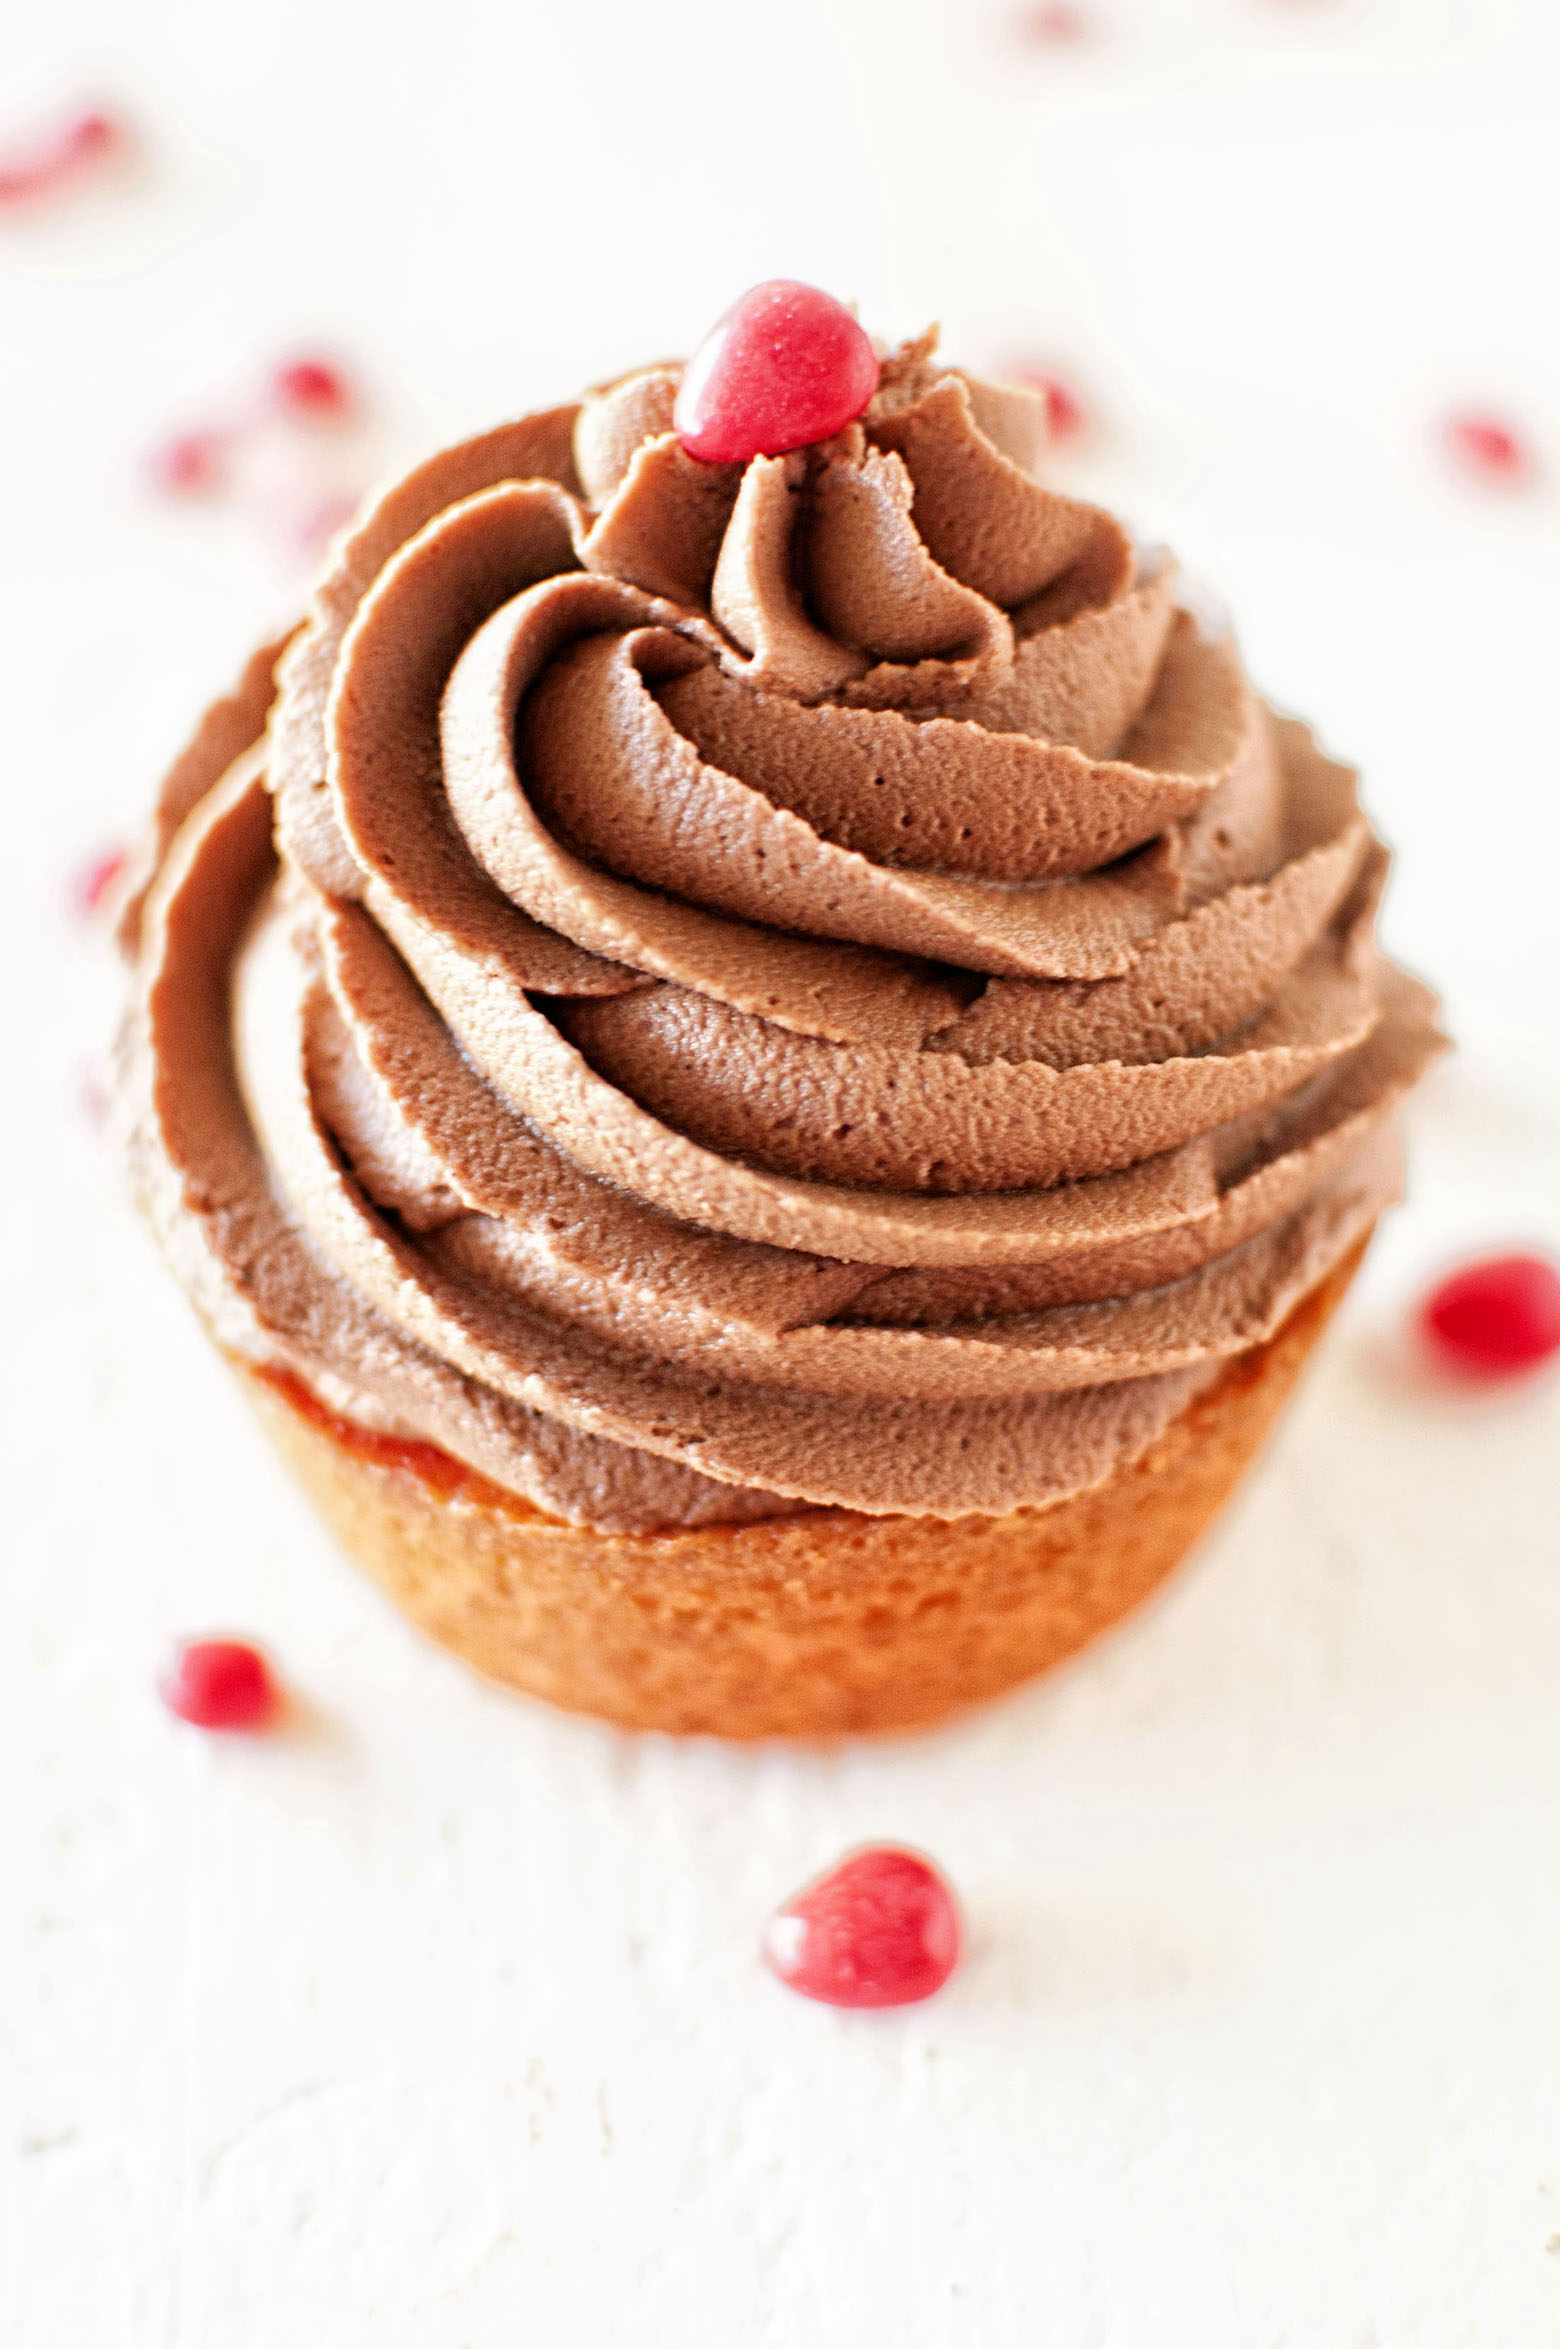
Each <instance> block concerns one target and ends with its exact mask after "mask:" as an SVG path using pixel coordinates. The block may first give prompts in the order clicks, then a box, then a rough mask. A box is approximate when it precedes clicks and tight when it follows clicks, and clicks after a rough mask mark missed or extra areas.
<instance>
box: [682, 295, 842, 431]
mask: <svg viewBox="0 0 1560 2349" xmlns="http://www.w3.org/2000/svg"><path fill="white" fill-rule="evenodd" d="M877 386H878V363H877V355H876V353H875V352H874V351H873V348H872V345H871V343H870V341H869V340H868V338H867V336H866V334H865V333H864V331H863V330H862V328H861V327H860V326H859V325H858V324H857V322H856V320H855V319H854V318H853V317H852V316H851V314H850V312H849V311H848V310H847V309H846V307H845V305H844V303H843V302H836V301H835V299H834V297H833V295H832V294H824V293H820V292H819V291H818V289H817V287H816V286H810V285H798V284H797V283H796V282H795V281H794V280H793V279H791V278H786V277H773V278H770V279H769V280H768V281H767V282H766V283H765V284H763V285H756V286H754V287H753V288H752V290H751V292H749V293H745V294H744V295H743V296H742V299H741V300H740V301H739V302H733V303H732V305H731V308H730V309H729V310H728V311H727V312H726V314H725V316H724V317H723V318H721V319H720V320H719V321H718V322H717V323H716V325H715V326H714V327H713V328H712V330H711V331H710V333H709V334H708V335H707V336H706V337H705V339H704V341H703V342H702V343H701V344H700V345H699V348H698V349H697V351H695V353H694V355H693V357H692V358H691V359H690V360H689V362H688V364H687V366H686V367H685V368H684V370H683V379H682V383H681V385H680V386H679V388H678V393H677V406H676V410H675V414H674V417H673V421H674V423H675V425H676V427H677V437H678V439H679V440H680V441H681V443H682V445H683V447H684V448H685V449H686V450H687V452H688V454H689V456H690V457H698V458H700V459H701V460H702V461H703V462H704V463H705V464H708V465H732V464H738V465H745V464H746V463H747V461H748V459H749V458H750V457H779V456H783V455H784V454H785V452H786V450H787V449H800V448H805V447H807V446H808V444H809V443H810V442H812V441H818V440H827V439H828V438H829V435H830V434H831V433H835V432H840V431H843V429H844V427H845V426H846V425H847V424H849V423H851V422H853V421H854V419H855V418H856V417H857V416H859V415H860V414H861V411H862V410H863V408H865V406H866V405H867V402H868V401H869V400H870V399H871V397H872V395H873V393H874V392H875V391H876V390H877Z"/></svg>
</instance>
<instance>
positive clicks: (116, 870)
mask: <svg viewBox="0 0 1560 2349" xmlns="http://www.w3.org/2000/svg"><path fill="white" fill-rule="evenodd" d="M129 861H130V851H129V850H128V849H127V848H100V849H99V850H98V852H97V854H96V855H95V856H91V857H89V858H88V859H87V861H86V863H85V864H84V865H81V866H78V868H77V870H76V871H75V872H74V873H73V874H72V875H71V879H70V892H69V894H70V905H71V910H72V912H73V913H74V914H75V915H76V916H77V918H78V919H79V920H81V921H84V922H91V921H95V920H96V919H97V917H98V915H99V914H100V913H102V911H103V909H104V907H105V906H106V904H107V903H108V900H109V898H110V897H112V895H113V893H114V885H115V883H116V882H117V881H118V879H119V877H120V875H121V874H122V873H123V871H124V869H125V866H126V865H127V864H128V863H129Z"/></svg>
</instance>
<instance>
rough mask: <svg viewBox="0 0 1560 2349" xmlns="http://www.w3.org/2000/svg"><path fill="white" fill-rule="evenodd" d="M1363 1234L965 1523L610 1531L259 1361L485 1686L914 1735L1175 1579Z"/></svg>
mask: <svg viewBox="0 0 1560 2349" xmlns="http://www.w3.org/2000/svg"><path fill="white" fill-rule="evenodd" d="M1363 1253H1364V1248H1363V1246H1362V1247H1360V1248H1358V1249H1356V1250H1355V1251H1354V1252H1353V1254H1352V1255H1351V1256H1350V1257H1349V1258H1348V1259H1347V1260H1346V1261H1345V1262H1344V1263H1343V1264H1341V1265H1340V1266H1339V1267H1338V1268H1337V1269H1336V1270H1335V1271H1334V1272H1333V1273H1332V1274H1331V1275H1330V1276H1329V1277H1328V1279H1327V1280H1326V1281H1324V1282H1323V1283H1322V1285H1321V1286H1320V1287H1319V1288H1317V1289H1316V1290H1314V1291H1313V1292H1312V1294H1311V1295H1310V1296H1309V1297H1307V1298H1306V1299H1305V1300H1304V1301H1303V1302H1302V1303H1301V1304H1300V1305H1299V1306H1298V1307H1297V1308H1296V1310H1295V1312H1294V1313H1293V1314H1292V1315H1291V1317H1290V1319H1289V1320H1288V1321H1287V1322H1286V1323H1285V1325H1284V1327H1283V1328H1282V1329H1281V1330H1280V1331H1279V1332H1278V1334H1277V1336H1276V1337H1274V1338H1272V1339H1270V1340H1269V1342H1268V1343H1267V1344H1266V1345H1264V1346H1259V1347H1256V1348H1254V1349H1253V1350H1252V1351H1251V1352H1250V1353H1248V1354H1243V1355H1240V1356H1238V1357H1237V1358H1236V1359H1235V1360H1234V1361H1233V1362H1232V1363H1231V1364H1230V1365H1229V1367H1228V1368H1227V1369H1226V1370H1225V1372H1224V1373H1223V1375H1222V1377H1220V1378H1219V1379H1218V1380H1217V1382H1216V1383H1215V1384H1214V1385H1212V1386H1211V1387H1209V1388H1207V1389H1206V1390H1205V1391H1204V1392H1203V1393H1202V1394H1201V1395H1199V1396H1198V1397H1197V1398H1196V1400H1195V1401H1194V1402H1193V1403H1192V1404H1191V1405H1190V1406H1189V1407H1188V1409H1187V1410H1186V1411H1184V1412H1183V1413H1182V1414H1181V1416H1180V1417H1179V1418H1178V1419H1177V1420H1175V1421H1174V1422H1173V1423H1172V1425H1171V1426H1170V1427H1168V1428H1167V1429H1166V1430H1165V1432H1164V1434H1163V1435H1162V1436H1161V1437H1160V1438H1159V1440H1158V1442H1157V1443H1155V1445H1154V1446H1153V1447H1152V1449H1151V1450H1150V1451H1148V1452H1147V1453H1145V1454H1144V1455H1143V1457H1142V1458H1141V1459H1139V1460H1136V1461H1134V1462H1133V1463H1132V1465H1131V1466H1130V1467H1127V1468H1123V1469H1120V1470H1118V1471H1117V1472H1116V1474H1114V1475H1113V1476H1112V1477H1110V1478H1109V1479H1108V1480H1107V1482H1106V1483H1104V1484H1103V1485H1100V1486H1098V1487H1097V1488H1096V1489H1095V1490H1094V1491H1092V1492H1087V1493H1080V1494H1078V1495H1076V1496H1075V1497H1074V1498H1072V1499H1070V1500H1065V1501H1059V1502H1056V1503H1053V1504H1052V1505H1050V1506H1049V1507H1044V1508H1038V1509H1018V1510H1015V1511H1014V1512H1013V1513H1012V1514H1011V1515H1010V1516H1007V1517H997V1518H991V1517H966V1518H961V1519H959V1520H957V1521H956V1522H955V1523H952V1524H949V1523H946V1522H943V1521H941V1520H937V1519H933V1518H920V1517H866V1516H860V1515H857V1514H856V1513H854V1512H853V1511H850V1510H845V1509H808V1510H805V1511H803V1512H802V1513H801V1514H800V1515H798V1516H795V1517H786V1518H779V1519H776V1520H774V1521H772V1522H767V1523H760V1524H756V1525H726V1526H703V1527H698V1528H694V1529H690V1530H673V1531H669V1532H665V1533H632V1534H621V1533H602V1532H597V1531H594V1530H592V1529H590V1528H585V1527H579V1526H573V1525H567V1524H564V1523H562V1522H560V1521H559V1520H558V1519H556V1518H552V1517H547V1516H544V1515H543V1514H542V1513H541V1512H540V1511H539V1510H536V1509H533V1508H531V1507H530V1506H529V1505H528V1504H527V1503H526V1502H524V1501H521V1500H517V1499H516V1498H515V1497H514V1496H513V1495H511V1494H508V1493H506V1492H504V1491H503V1490H502V1488H501V1487H499V1486H497V1485H494V1484H492V1483H490V1482H489V1481H488V1480H487V1479H486V1478H484V1477H481V1476H478V1475H476V1474H475V1473H474V1472H472V1471H471V1470H469V1469H467V1468H465V1467H463V1466H462V1465H461V1464H460V1463H459V1462H457V1461H455V1460H452V1459H451V1458H450V1457H449V1455H448V1454H447V1453H444V1452H441V1451H438V1450H436V1449H435V1448H434V1447H433V1446H431V1445H427V1444H414V1443H401V1442H398V1441H395V1440H393V1439H388V1438H384V1437H380V1436H376V1435H374V1434H372V1433H371V1432H370V1431H369V1430H367V1429H365V1428H362V1427H358V1426H356V1425H354V1424H353V1423H351V1422H349V1421H346V1420H342V1419H337V1418H335V1417H333V1416H332V1415H330V1414H329V1413H327V1412H326V1411H325V1410H324V1409H323V1407H322V1406H321V1405H320V1404H319V1403H318V1402H317V1401H316V1400H315V1399H314V1398H313V1396H311V1395H310V1394H309V1392H308V1390H307V1389H306V1388H304V1387H303V1386H302V1385H301V1384H300V1383H299V1382H298V1381H296V1380H293V1379H290V1378H288V1377H286V1376H285V1375H282V1376H278V1375H276V1374H272V1373H265V1372H257V1371H255V1370H254V1369H252V1368H250V1367H248V1366H239V1376H240V1378H241V1380H242V1382H243V1384H244V1386H245V1388H246V1390H247V1392H248V1393H249V1395H250V1397H251V1399H252V1401H253V1402H254V1405H255V1407H256V1409H257V1410H258V1412H259V1414H260V1416H261V1418H262V1419H263V1420H264V1422H265V1424H266V1426H267V1427H268V1428H269V1429H270V1432H271V1434H272V1436H273V1437H274V1438H275V1440H276V1443H277V1445H278V1446H279V1448H280V1450H281V1452H282V1455H283V1457H284V1459H285V1460H286V1461H287V1464H288V1466H289V1467H290V1468H291V1469H292V1471H293V1474H294V1475H295V1476H296V1477H297V1479H298V1482H299V1483H300V1484H301V1485H302V1487H303V1489H304V1491H305V1492H306V1493H307V1494H308V1495H309V1496H310V1498H311V1499H312V1500H313V1501H314V1503H315V1505H316V1506H317V1508H318V1509H319V1511H320V1513H321V1515H322V1516H323V1517H324V1519H325V1521H326V1523H327V1524H328V1525H329V1526H330V1527H331V1528H332V1530H333V1531H334V1532H335V1534H336V1535H337V1536H338V1538H339V1539H340V1541H341V1542H342V1544H343V1546H344V1547H345V1548H346V1549H347V1550H348V1552H349V1553H350V1554H351V1555H352V1557H354V1558H355V1559H356V1560H357V1561H358V1563H359V1565H361V1566H364V1567H366V1568H367V1570H368V1571H369V1573H370V1574H372V1575H373V1576H374V1578H375V1580H376V1581H377V1582H379V1583H380V1584H381V1585H382V1586H383V1588H384V1589H385V1590H386V1591H387V1592H388V1593H389V1595H390V1597H391V1598H392V1599H393V1600H394V1601H395V1602H396V1604H397V1606H399V1607H401V1608H403V1609H404V1611H405V1612H406V1613H407V1614H408V1615H409V1616H410V1617H411V1618H412V1620H413V1622H415V1623H417V1624H419V1625H420V1626H421V1627H422V1629H423V1630H424V1631H426V1632H427V1633H429V1635H430V1636H431V1637H432V1638H434V1639H436V1640H437V1641H438V1642H439V1643H440V1645H441V1646H443V1647H446V1648H449V1649H450V1650H451V1651H452V1652H453V1653H454V1654H455V1655H457V1656H460V1657H462V1658H464V1660H465V1661H466V1662H467V1663H468V1664H471V1665H472V1666H474V1667H475V1669H476V1670H477V1671H478V1672H481V1673H483V1674H485V1675H486V1677H487V1678H488V1679H490V1680H496V1681H502V1682H504V1683H505V1684H506V1685H507V1686H509V1687H511V1688H518V1689H524V1690H525V1691H526V1692H527V1693H528V1694H529V1695H532V1696H539V1697H545V1698H546V1699H547V1700H548V1702H549V1703H551V1704H555V1705H562V1706H566V1707H568V1708H569V1709H570V1710H571V1711H574V1712H580V1713H594V1714H597V1715H599V1716H600V1717H601V1718H602V1719H604V1720H607V1721H614V1722H617V1723H619V1724H620V1725H621V1726H622V1727H624V1728H631V1729H663V1730H675V1731H682V1732H696V1731H703V1732H707V1733H709V1734H711V1735H714V1736H717V1737H732V1738H756V1737H828V1736H835V1735H838V1734H840V1733H842V1732H854V1731H862V1730H895V1729H914V1728H920V1727H923V1726H925V1725H926V1724H927V1723H929V1722H933V1721H937V1720H940V1719H941V1718H942V1717H943V1716H944V1715H945V1714H947V1713H951V1712H953V1711H955V1710H956V1709H957V1708H958V1707H960V1706H963V1705H971V1704H976V1703H978V1702H979V1701H980V1700H981V1699H982V1698H985V1697H994V1696H997V1695H999V1694H1000V1693H1001V1691H1002V1690H1004V1689H1008V1688H1012V1687H1014V1686H1015V1685H1016V1684H1017V1683H1018V1682H1019V1681H1022V1680H1027V1679H1029V1678H1030V1677H1031V1676H1032V1675H1033V1674H1035V1673H1037V1672H1043V1671H1044V1670H1045V1669H1046V1668H1047V1667H1048V1666H1049V1665H1052V1664H1056V1663H1059V1662H1060V1661H1061V1659H1062V1658H1063V1657H1064V1656H1070V1655H1072V1654H1073V1653H1074V1651H1075V1650H1076V1649H1078V1648H1080V1647H1082V1646H1083V1645H1084V1643H1085V1641H1087V1640H1090V1639H1092V1638H1094V1636H1095V1635H1096V1633H1098V1632H1101V1631H1103V1630H1105V1629H1106V1628H1107V1626H1108V1625H1110V1624H1112V1623H1116V1622H1118V1621H1119V1620H1120V1618H1121V1617H1122V1616H1123V1615H1125V1614H1126V1613H1127V1612H1128V1611H1129V1609H1131V1608H1133V1607H1135V1606H1136V1605H1137V1604H1138V1602H1139V1601H1140V1600H1141V1599H1144V1598H1146V1597H1147V1595H1148V1593H1149V1592H1150V1591H1151V1590H1153V1589H1154V1588H1155V1586H1156V1584H1158V1583H1159V1582H1161V1581H1162V1580H1163V1579H1164V1577H1165V1576H1166V1575H1167V1574H1168V1573H1169V1572H1170V1570H1171V1568H1172V1567H1173V1566H1175V1565H1176V1564H1178V1563H1179V1561H1180V1560H1181V1559H1182V1558H1183V1557H1184V1556H1185V1555H1186V1552H1187V1551H1188V1550H1189V1549H1190V1548H1191V1546H1192V1544H1193V1542H1195V1541H1196V1539H1197V1537H1198V1535H1199V1534H1200V1533H1201V1532H1202V1531H1203V1529H1204V1527H1205V1526H1207V1525H1208V1523H1209V1522H1210V1520H1211V1519H1212V1518H1213V1517H1214V1515H1215V1514H1216V1512H1217V1511H1218V1509H1219V1508H1220V1507H1221V1505H1222V1504H1223V1502H1224V1501H1225V1500H1226V1499H1227V1497H1228V1496H1229V1494H1230V1492H1231V1491H1232V1490H1233V1488H1234V1486H1235V1485H1236V1484H1237V1483H1238V1482H1239V1479H1240V1476H1241V1472H1242V1470H1243V1469H1244V1468H1245V1467H1246V1466H1247V1464H1248V1462H1249V1461H1250V1460H1251V1458H1252V1456H1253V1454H1254V1453H1255V1452H1256V1451H1257V1449H1258V1447H1259V1446H1260V1445H1261V1443H1262V1440H1263V1438H1264V1436H1265V1435H1266V1434H1267V1432H1268V1430H1269V1428H1270V1427H1271V1425H1272V1424H1273V1421H1274V1419H1275V1418H1276V1417H1277V1415H1278V1412H1279V1410H1280V1408H1281V1407H1282V1405H1283V1403H1284V1401H1285V1399H1286V1398H1287V1396H1288V1395H1289V1393H1290V1390H1291V1389H1292V1388H1293V1386H1294V1384H1295V1382H1296V1380H1297V1378H1298V1377H1299V1375H1300V1372H1301V1370H1302V1369H1303V1367H1304V1365H1305V1362H1306V1358H1307V1356H1308V1355H1309V1354H1310V1352H1311V1349H1312V1347H1313V1346H1314V1345H1315V1343H1316V1341H1317V1339H1318V1337H1319V1336H1320V1335H1321V1332H1322V1330H1323V1328H1324V1327H1325V1326H1326V1323H1327V1321H1328V1318H1329V1316H1330V1315H1331V1314H1332V1312H1333V1309H1334V1307H1335V1306H1336V1305H1337V1304H1338V1302H1339V1300H1340V1298H1341V1297H1342V1296H1343V1294H1344V1291H1345V1290H1346V1289H1347V1287H1348V1285H1349V1282H1350V1281H1351V1279H1352V1278H1353V1275H1354V1272H1355V1270H1356V1268H1357V1266H1358V1264H1359V1261H1360V1258H1361V1256H1362V1255H1363Z"/></svg>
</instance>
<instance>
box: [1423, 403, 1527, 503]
mask: <svg viewBox="0 0 1560 2349" xmlns="http://www.w3.org/2000/svg"><path fill="white" fill-rule="evenodd" d="M1442 435H1443V437H1444V439H1445V442H1446V446H1447V449H1448V450H1449V452H1450V454H1451V455H1452V456H1453V457H1454V458H1455V460H1456V461H1457V463H1458V464H1459V465H1461V466H1462V467H1463V468H1464V470H1465V471H1466V472H1469V473H1475V474H1477V475H1478V476H1479V478H1480V479H1481V480H1484V481H1490V482H1499V483H1500V484H1501V485H1502V486H1503V487H1507V488H1517V487H1519V486H1520V485H1521V484H1522V483H1523V482H1525V481H1527V480H1529V479H1530V478H1531V476H1532V474H1533V472H1534V471H1535V466H1534V462H1533V453H1532V451H1531V449H1530V448H1529V447H1528V445H1527V443H1526V441H1525V440H1524V439H1523V438H1522V436H1521V434H1520V433H1519V432H1518V431H1517V430H1516V427H1515V426H1514V425H1511V424H1508V423H1507V422H1506V421H1505V420H1504V419H1503V418H1502V417H1499V416H1492V415H1489V414H1487V413H1485V412H1483V411H1481V410H1477V409H1467V410H1465V411H1463V412H1462V413H1460V414H1458V415H1455V416H1448V417H1447V419H1446V421H1445V423H1444V425H1443V426H1442Z"/></svg>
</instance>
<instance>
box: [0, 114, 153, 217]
mask: <svg viewBox="0 0 1560 2349" xmlns="http://www.w3.org/2000/svg"><path fill="white" fill-rule="evenodd" d="M127 136H128V133H127V131H126V129H125V125H124V124H123V123H122V122H121V121H120V120H119V118H118V116H117V115H114V114H107V113H104V112H102V111H101V110H96V111H94V112H92V113H90V114H78V115H77V116H75V118H74V119H73V120H72V121H70V122H66V123H62V124H61V126H60V127H59V129H58V130H52V131H47V132H45V133H43V134H42V135H41V136H40V137H37V138H34V139H30V140H27V141H25V142H23V143H21V144H19V145H17V146H15V147H11V148H9V149H7V150H5V151H4V152H3V153H0V204H29V203H32V202H33V201H34V200H35V199H36V198H38V197H40V196H52V195H54V194H55V193H56V192H57V191H59V190H60V189H62V188H65V187H68V186H69V185H70V183H71V182H72V181H73V180H74V179H75V178H76V176H77V174H78V173H79V172H82V171H84V170H85V169H86V168H87V167H88V165H89V164H94V163H96V162H98V161H99V160H100V159H101V158H102V157H104V156H106V155H110V154H112V153H113V152H114V150H115V149H116V148H119V147H122V146H123V145H124V144H125V142H126V139H127Z"/></svg>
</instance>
